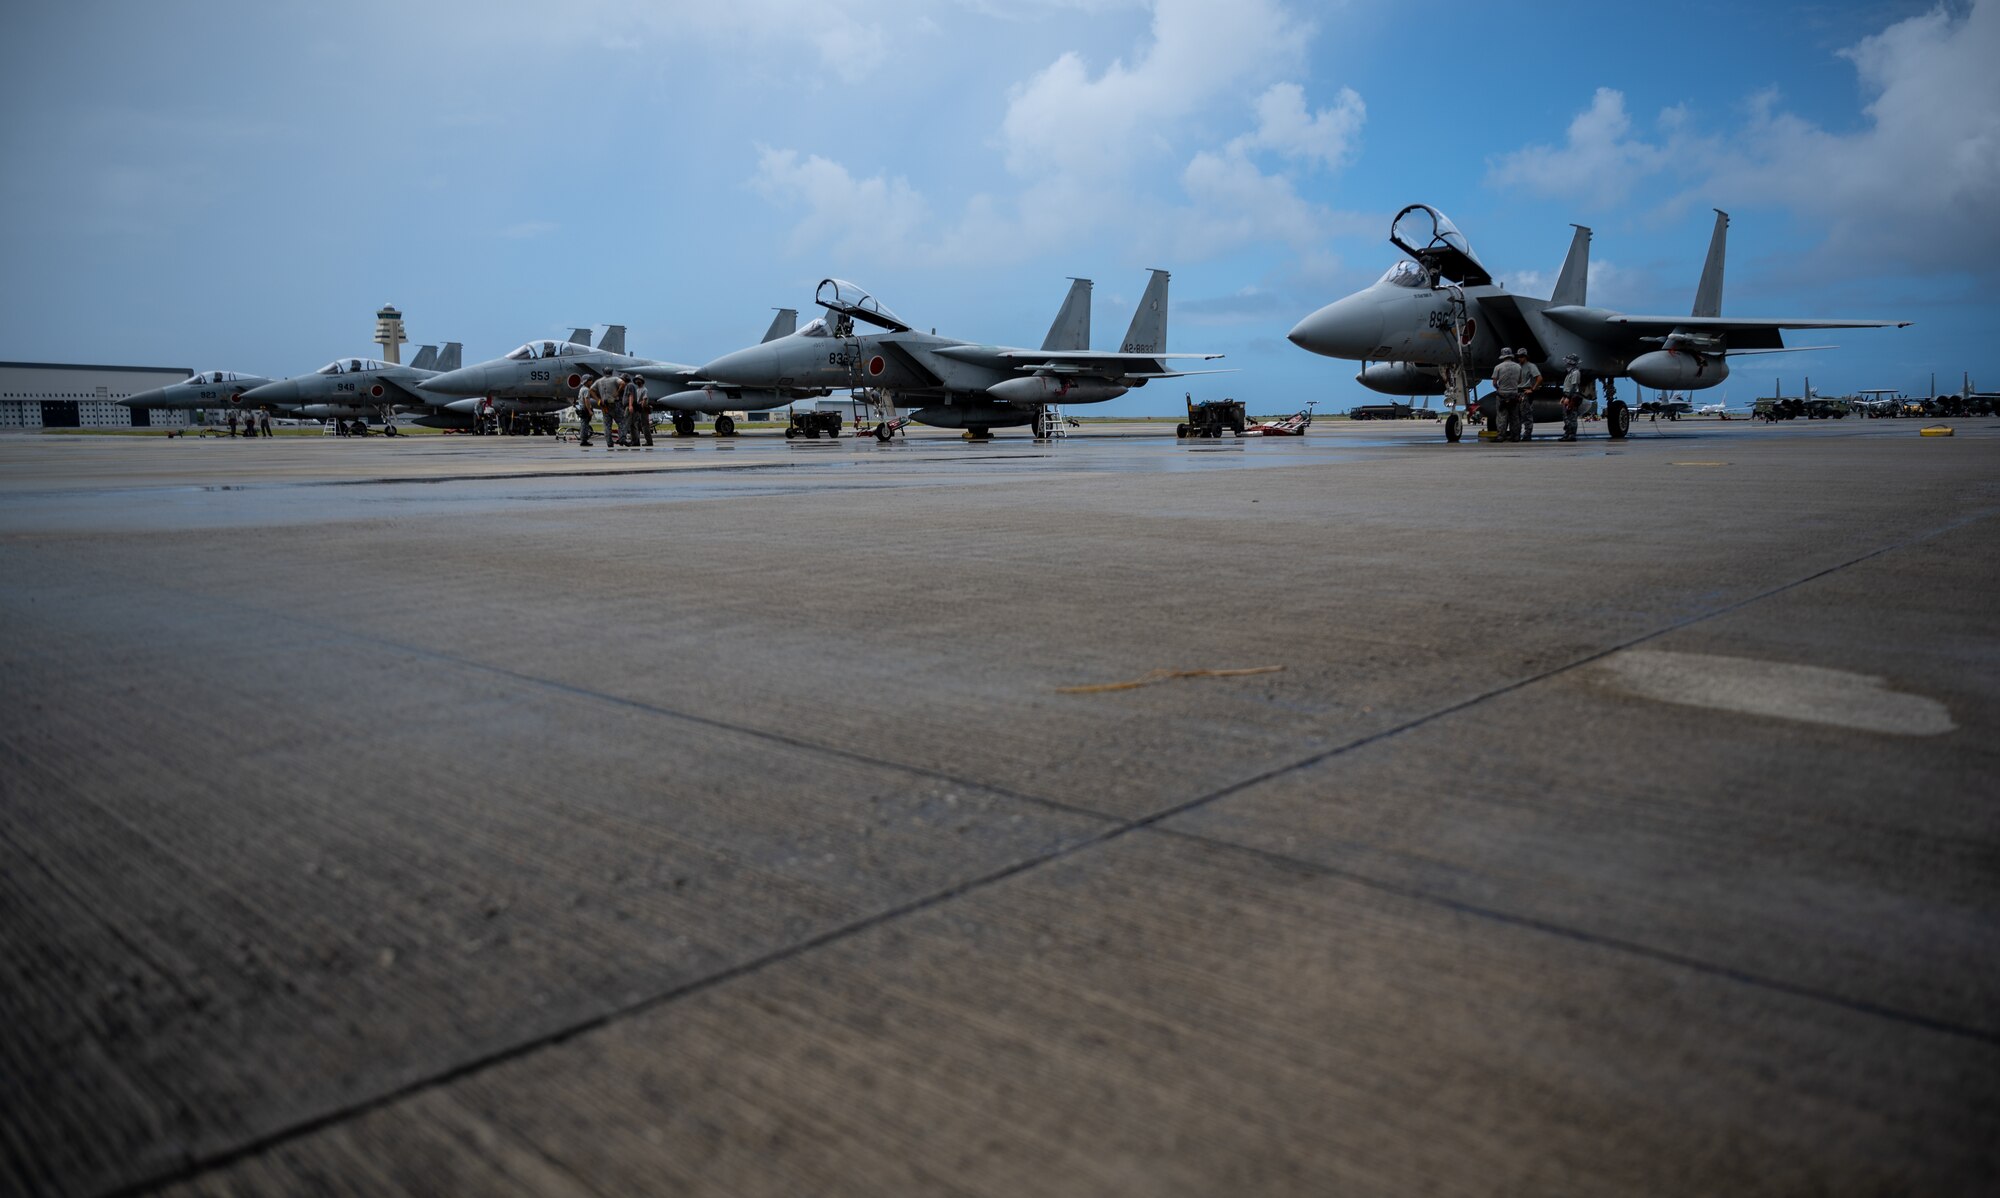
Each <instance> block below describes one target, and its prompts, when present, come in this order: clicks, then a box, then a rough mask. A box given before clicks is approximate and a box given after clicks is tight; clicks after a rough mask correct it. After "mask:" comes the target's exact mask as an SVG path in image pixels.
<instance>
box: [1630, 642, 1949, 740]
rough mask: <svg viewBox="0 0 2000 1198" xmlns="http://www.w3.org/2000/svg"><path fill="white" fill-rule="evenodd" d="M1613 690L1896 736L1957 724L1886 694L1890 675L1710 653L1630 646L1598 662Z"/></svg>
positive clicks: (1907, 698)
mask: <svg viewBox="0 0 2000 1198" xmlns="http://www.w3.org/2000/svg"><path fill="white" fill-rule="evenodd" d="M1596 670H1597V672H1598V673H1599V674H1600V676H1602V677H1604V679H1605V681H1607V682H1608V683H1610V684H1611V685H1612V686H1614V687H1616V688H1618V689H1620V690H1623V691H1625V692H1626V693H1628V694H1632V695H1637V696H1638V697H1640V698H1642V699H1653V700H1656V701H1658V702H1661V703H1678V704H1681V705H1683V706H1686V707H1707V708H1712V709H1714V710H1717V711H1736V712H1741V713H1743V714H1745V715H1761V716H1772V717H1775V718H1777V719H1781V720H1800V721H1803V722H1805V723H1809V724H1831V725H1833V726H1834V727H1836V728H1858V729H1861V730H1863V731H1867V732H1888V733H1893V734H1895V735H1898V736H1937V735H1939V734H1941V733H1945V732H1950V731H1952V730H1953V729H1954V728H1956V727H1958V725H1957V724H1954V723H1953V722H1952V719H1951V711H1950V710H1949V709H1948V708H1946V707H1945V705H1944V704H1942V703H1940V702H1938V701H1937V700H1936V699H1932V698H1927V697H1926V696H1923V695H1913V694H1910V693H1909V692H1907V691H1897V690H1891V689H1889V682H1888V679H1886V678H1878V677H1875V676H1874V675H1872V674H1856V673H1852V672H1850V671H1847V670H1829V669H1826V668H1824V667H1821V666H1797V665H1787V664H1785V663H1783V662H1775V661H1758V660H1755V659H1754V658H1748V657H1723V656H1719V655H1716V654H1710V653H1671V652H1668V651H1666V650H1661V649H1627V650H1625V651H1624V652H1622V653H1614V654H1612V655H1611V656H1610V657H1607V658H1605V659H1604V660H1603V661H1602V662H1600V663H1598V665H1597V667H1596Z"/></svg>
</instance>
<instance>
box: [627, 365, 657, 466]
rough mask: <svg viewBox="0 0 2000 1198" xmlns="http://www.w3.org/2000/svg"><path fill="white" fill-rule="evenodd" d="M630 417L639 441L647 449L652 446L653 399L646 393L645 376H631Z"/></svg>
mask: <svg viewBox="0 0 2000 1198" xmlns="http://www.w3.org/2000/svg"><path fill="white" fill-rule="evenodd" d="M631 399H632V419H633V422H634V423H635V424H636V425H637V426H638V433H639V441H640V443H641V444H643V445H644V446H645V447H646V448H647V449H651V448H652V447H653V400H652V397H651V396H649V395H647V394H646V376H645V375H643V374H635V375H633V376H632V387H631Z"/></svg>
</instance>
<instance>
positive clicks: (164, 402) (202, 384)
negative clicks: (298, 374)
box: [118, 370, 271, 411]
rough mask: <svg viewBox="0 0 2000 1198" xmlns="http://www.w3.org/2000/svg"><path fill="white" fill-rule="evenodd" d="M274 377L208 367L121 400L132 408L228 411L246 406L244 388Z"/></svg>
mask: <svg viewBox="0 0 2000 1198" xmlns="http://www.w3.org/2000/svg"><path fill="white" fill-rule="evenodd" d="M270 381H271V380H270V379H267V378H265V377H264V376H263V375H259V374H239V373H237V372H236V371H234V370H204V371H202V372H201V373H200V374H197V375H193V376H191V377H190V378H188V379H187V381H185V382H180V383H170V384H168V385H167V386H165V387H155V388H153V389H152V390H150V391H140V392H138V393H137V394H134V395H128V396H126V397H125V398H123V399H121V400H119V401H118V402H119V403H120V404H122V405H123V406H125V407H128V408H178V409H181V410H192V409H196V408H214V409H217V410H221V411H226V410H228V409H230V408H242V407H244V406H245V405H244V403H243V394H244V392H246V391H249V390H251V389H252V388H255V387H261V386H263V385H264V384H266V383H268V382H270ZM249 406H251V407H255V406H256V405H254V404H252V405H249Z"/></svg>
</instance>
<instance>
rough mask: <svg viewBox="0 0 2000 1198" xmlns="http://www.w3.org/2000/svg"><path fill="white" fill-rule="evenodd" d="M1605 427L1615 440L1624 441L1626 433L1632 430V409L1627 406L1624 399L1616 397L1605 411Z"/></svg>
mask: <svg viewBox="0 0 2000 1198" xmlns="http://www.w3.org/2000/svg"><path fill="white" fill-rule="evenodd" d="M1604 427H1605V430H1606V431H1607V432H1609V433H1610V434H1611V439H1612V440H1613V441H1623V440H1624V439H1625V434H1626V433H1629V432H1631V431H1632V409H1630V408H1628V407H1626V406H1625V401H1624V400H1622V399H1614V400H1612V401H1611V406H1610V407H1609V408H1606V409H1605V411H1604Z"/></svg>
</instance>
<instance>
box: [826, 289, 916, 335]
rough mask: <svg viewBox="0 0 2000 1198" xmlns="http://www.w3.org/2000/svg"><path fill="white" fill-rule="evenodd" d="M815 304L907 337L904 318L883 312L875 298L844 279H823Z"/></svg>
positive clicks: (908, 328)
mask: <svg viewBox="0 0 2000 1198" xmlns="http://www.w3.org/2000/svg"><path fill="white" fill-rule="evenodd" d="M813 302H814V303H816V304H818V305H819V306H820V307H822V308H825V309H826V310H827V311H829V312H832V313H835V314H836V315H839V316H851V317H853V318H854V319H856V320H860V321H865V322H867V323H868V324H872V325H874V326H876V327H877V328H883V329H888V330H889V331H890V332H892V333H907V332H909V331H910V326H909V325H908V324H907V323H905V322H904V320H903V318H902V317H900V316H897V315H896V314H895V313H894V312H891V311H889V309H887V308H884V307H883V306H882V305H881V304H879V303H877V302H876V301H875V297H874V296H872V295H870V294H868V293H867V292H866V291H863V290H862V289H861V288H859V287H856V286H855V285H854V284H852V283H850V282H848V281H847V280H845V279H821V280H820V284H819V290H818V291H816V292H814V293H813Z"/></svg>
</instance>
